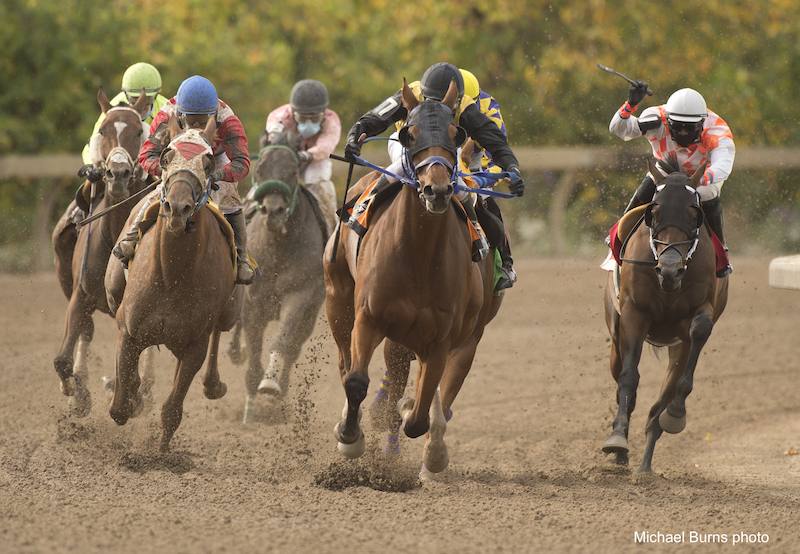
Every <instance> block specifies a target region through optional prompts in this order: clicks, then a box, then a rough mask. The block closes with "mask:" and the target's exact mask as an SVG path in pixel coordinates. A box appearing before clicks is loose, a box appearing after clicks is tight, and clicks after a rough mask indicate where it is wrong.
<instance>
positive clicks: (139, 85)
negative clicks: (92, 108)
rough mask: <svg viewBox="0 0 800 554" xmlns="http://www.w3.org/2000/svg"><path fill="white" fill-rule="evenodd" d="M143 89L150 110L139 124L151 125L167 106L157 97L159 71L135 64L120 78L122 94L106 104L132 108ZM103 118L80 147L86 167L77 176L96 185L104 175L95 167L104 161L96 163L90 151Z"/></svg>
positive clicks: (165, 101)
mask: <svg viewBox="0 0 800 554" xmlns="http://www.w3.org/2000/svg"><path fill="white" fill-rule="evenodd" d="M142 89H144V91H145V94H146V95H147V98H148V100H149V101H150V102H149V105H150V109H148V110H147V115H146V116H145V117H144V118H142V121H143V122H145V123H146V124H147V125H150V124H151V123H152V122H153V117H154V116H155V114H157V113H158V112H159V110H160V109H161V108H163V107H164V104H166V103H167V99H166V98H164V97H163V96H161V94H159V92H160V91H161V74H160V73H159V72H158V69H156V68H155V67H153V66H152V65H150V64H149V63H145V62H139V63H135V64H133V65H132V66H130V67H129V68H128V69H126V70H125V73H123V75H122V90H121V91H120V93H119V94H117V95H116V96H115V97H114V98H112V99H111V100H110V101H109V102H110V104H111V105H112V106H119V105H120V104H122V103H123V102H124V103H126V104H128V105H131V106H132V105H134V104H135V103H136V101H137V100H138V99H139V95H140V94H141V93H142ZM105 118H106V116H105V114H102V113H101V114H100V117H98V118H97V122H96V123H95V124H94V129H93V130H92V136H91V138H90V139H89V142H87V143H86V145H85V146H84V147H83V153H82V157H83V163H84V164H85V165H84V166H83V167H82V168H81V169H80V171H79V172H78V175H79V176H80V177H85V178H87V179H88V180H89V181H92V182H98V181H100V180H101V179H102V178H103V172H102V171H101V170H100V169H99V168H98V167H97V165H96V164H99V163H100V162H102V161H103V160H99V159H97V154H96V152H95V150H94V148H93V142H94V141H95V140H97V139H96V138H95V137H97V136H98V133H99V131H100V126H101V125H102V124H103V120H105Z"/></svg>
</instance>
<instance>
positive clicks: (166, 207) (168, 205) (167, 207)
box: [164, 200, 172, 214]
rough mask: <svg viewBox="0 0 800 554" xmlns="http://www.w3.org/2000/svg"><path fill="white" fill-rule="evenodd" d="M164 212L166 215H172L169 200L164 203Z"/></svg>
mask: <svg viewBox="0 0 800 554" xmlns="http://www.w3.org/2000/svg"><path fill="white" fill-rule="evenodd" d="M164 212H165V213H167V214H170V213H172V206H170V204H169V200H165V201H164Z"/></svg>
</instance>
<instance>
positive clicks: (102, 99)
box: [97, 87, 111, 113]
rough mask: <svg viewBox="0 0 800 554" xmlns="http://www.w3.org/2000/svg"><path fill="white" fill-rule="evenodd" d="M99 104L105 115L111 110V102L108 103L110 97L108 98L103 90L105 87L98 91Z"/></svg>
mask: <svg viewBox="0 0 800 554" xmlns="http://www.w3.org/2000/svg"><path fill="white" fill-rule="evenodd" d="M97 103H98V104H100V111H101V112H103V113H106V112H107V111H108V110H110V109H111V102H109V101H108V96H106V91H104V90H103V87H100V89H99V90H98V91H97Z"/></svg>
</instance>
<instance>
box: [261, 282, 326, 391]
mask: <svg viewBox="0 0 800 554" xmlns="http://www.w3.org/2000/svg"><path fill="white" fill-rule="evenodd" d="M323 295H324V292H323V289H322V287H317V288H316V289H315V290H313V291H311V293H309V292H308V291H303V292H297V293H293V294H290V295H288V296H287V297H286V298H284V299H283V301H282V305H283V311H284V313H285V314H286V316H285V317H284V318H282V320H281V324H280V331H279V332H278V335H277V336H276V337H275V339H274V340H273V341H272V344H271V345H270V365H272V363H273V354H274V353H279V354H280V360H281V361H282V364H281V365H278V364H277V363H276V365H275V369H276V370H277V375H278V388H279V390H280V395H281V396H286V392H287V391H288V390H289V370H290V368H292V367H293V366H294V364H295V363H296V362H297V359H298V358H299V357H300V351H301V350H302V348H303V345H304V344H305V342H306V341H307V340H308V337H310V336H311V332H312V331H313V330H314V324H315V323H316V321H317V314H319V307H320V305H321V304H322V300H323ZM267 372H269V370H267Z"/></svg>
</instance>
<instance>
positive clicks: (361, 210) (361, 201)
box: [337, 176, 484, 247]
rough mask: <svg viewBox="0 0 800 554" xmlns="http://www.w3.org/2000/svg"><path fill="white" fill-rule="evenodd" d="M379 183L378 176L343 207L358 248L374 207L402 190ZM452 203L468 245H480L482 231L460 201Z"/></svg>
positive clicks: (400, 186)
mask: <svg viewBox="0 0 800 554" xmlns="http://www.w3.org/2000/svg"><path fill="white" fill-rule="evenodd" d="M380 182H381V180H380V176H378V177H376V178H375V179H374V180H373V181H372V182H371V183H369V184H368V185H367V187H366V188H365V189H364V191H363V192H362V193H361V194H360V195H359V196H356V197H353V198H352V199H351V200H349V201H348V202H347V203H346V204H345V206H344V209H345V213H346V214H347V216H348V218H347V220H346V223H345V224H346V225H347V226H348V227H350V228H351V229H352V230H353V231H354V232H355V233H356V234H357V235H358V237H359V241H358V243H359V247H360V245H361V240H363V238H364V235H365V234H366V233H367V230H368V229H369V225H370V222H371V215H372V214H373V213H374V212H375V209H376V207H377V206H380V205H382V204H384V203H387V202H391V201H392V200H394V198H395V197H396V196H397V195H398V194H399V192H400V191H401V190H402V188H403V183H401V182H399V181H398V182H395V183H385V181H384V183H385V184H384V185H383V186H378V184H379V183H380ZM452 202H453V208H454V209H455V210H456V213H457V214H458V215H459V217H461V220H462V221H464V222H465V224H466V226H467V231H468V232H469V237H470V244H475V243H480V242H481V241H482V239H483V237H484V234H483V229H481V228H480V227H476V225H475V224H474V223H473V222H472V220H471V219H470V218H469V217H467V212H466V210H465V209H464V206H463V205H462V204H461V202H460V201H458V200H457V199H456V198H453V199H452ZM337 214H338V215H339V217H341V216H342V213H341V209H340V210H337Z"/></svg>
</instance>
